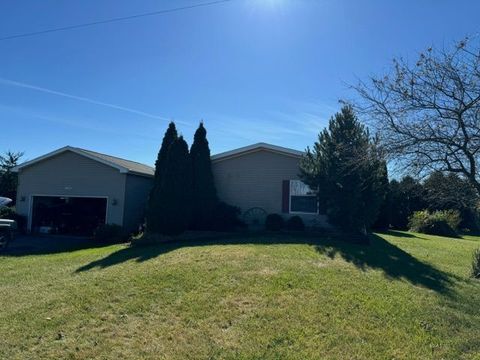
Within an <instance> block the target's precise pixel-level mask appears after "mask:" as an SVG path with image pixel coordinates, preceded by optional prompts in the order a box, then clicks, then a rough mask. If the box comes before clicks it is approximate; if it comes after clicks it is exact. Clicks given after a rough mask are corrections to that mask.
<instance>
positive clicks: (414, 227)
mask: <svg viewBox="0 0 480 360" xmlns="http://www.w3.org/2000/svg"><path fill="white" fill-rule="evenodd" d="M459 219H460V215H459V214H458V212H457V211H453V210H447V211H434V212H432V213H431V212H429V211H427V210H423V211H416V212H414V213H413V215H412V216H411V217H410V219H409V222H408V227H409V229H410V231H414V232H419V233H424V234H430V235H440V236H448V237H456V236H457V233H456V229H457V228H458V225H459V224H460V220H459Z"/></svg>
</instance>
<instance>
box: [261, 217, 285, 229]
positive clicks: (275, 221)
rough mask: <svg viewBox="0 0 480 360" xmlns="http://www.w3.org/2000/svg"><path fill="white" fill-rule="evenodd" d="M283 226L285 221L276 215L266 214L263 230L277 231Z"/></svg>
mask: <svg viewBox="0 0 480 360" xmlns="http://www.w3.org/2000/svg"><path fill="white" fill-rule="evenodd" d="M284 226H285V220H283V218H282V217H281V216H280V215H278V214H268V215H267V217H266V219H265V229H267V230H269V231H279V230H281V229H283V227H284Z"/></svg>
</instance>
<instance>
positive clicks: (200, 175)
mask: <svg viewBox="0 0 480 360" xmlns="http://www.w3.org/2000/svg"><path fill="white" fill-rule="evenodd" d="M190 158H191V161H192V217H191V220H190V228H191V229H193V230H212V229H213V225H214V222H215V221H216V220H215V219H214V217H215V216H217V217H218V216H219V215H217V214H215V212H217V211H218V209H217V206H218V199H217V190H216V189H215V182H214V179H213V173H212V163H211V159H210V148H209V146H208V140H207V131H206V130H205V127H204V126H203V123H200V126H199V127H198V129H197V131H196V132H195V136H194V140H193V144H192V147H191V148H190ZM229 215H231V212H229ZM216 226H218V222H217V224H216Z"/></svg>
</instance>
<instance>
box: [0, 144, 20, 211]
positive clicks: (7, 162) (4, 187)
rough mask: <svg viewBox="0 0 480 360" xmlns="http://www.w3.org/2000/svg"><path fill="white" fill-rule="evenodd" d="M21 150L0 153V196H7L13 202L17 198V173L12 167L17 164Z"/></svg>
mask: <svg viewBox="0 0 480 360" xmlns="http://www.w3.org/2000/svg"><path fill="white" fill-rule="evenodd" d="M22 156H23V152H12V151H7V152H6V153H5V155H0V196H4V197H8V198H10V199H12V200H13V204H15V202H16V199H17V186H18V174H17V173H14V172H13V171H12V169H13V168H14V167H15V166H17V165H18V163H19V161H20V158H21V157H22Z"/></svg>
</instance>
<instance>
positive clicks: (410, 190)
mask: <svg viewBox="0 0 480 360" xmlns="http://www.w3.org/2000/svg"><path fill="white" fill-rule="evenodd" d="M388 198H389V199H390V211H389V213H390V225H391V226H392V227H393V228H395V229H400V230H406V229H407V228H408V219H409V217H410V216H412V214H413V213H414V212H415V211H420V210H423V209H425V207H426V203H425V200H424V190H423V186H422V184H421V183H420V182H419V181H418V180H416V179H414V178H413V177H411V176H405V177H404V178H402V179H401V180H400V181H397V180H392V181H391V182H390V184H389V194H388Z"/></svg>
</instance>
